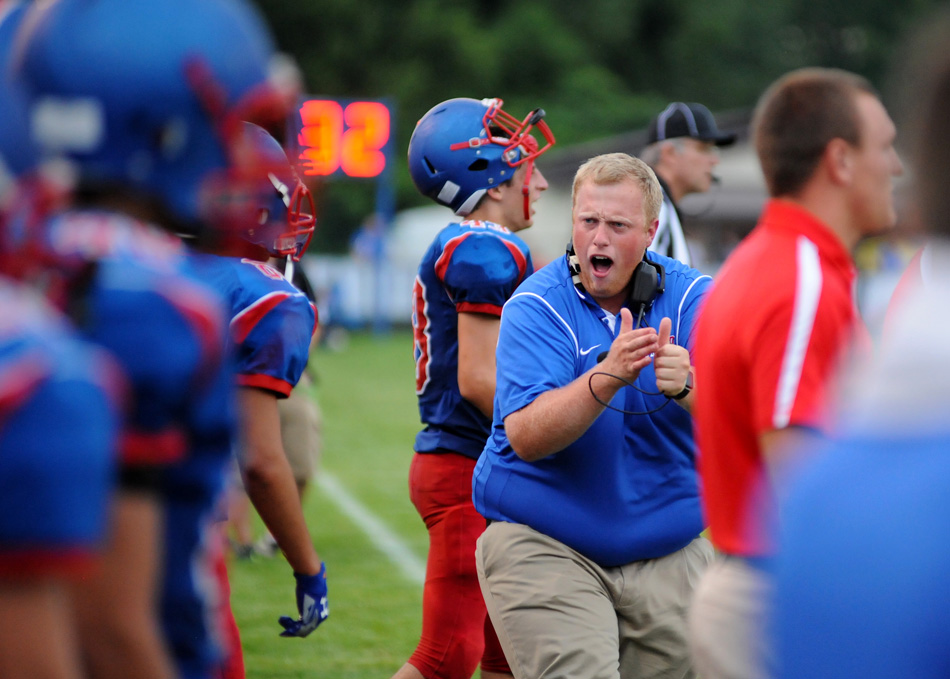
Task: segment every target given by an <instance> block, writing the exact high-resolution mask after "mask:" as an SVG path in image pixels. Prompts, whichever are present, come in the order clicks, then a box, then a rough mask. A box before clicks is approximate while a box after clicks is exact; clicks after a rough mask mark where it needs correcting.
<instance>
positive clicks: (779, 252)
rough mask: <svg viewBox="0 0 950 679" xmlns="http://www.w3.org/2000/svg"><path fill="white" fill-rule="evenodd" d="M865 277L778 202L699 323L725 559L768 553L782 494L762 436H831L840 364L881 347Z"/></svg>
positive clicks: (700, 422)
mask: <svg viewBox="0 0 950 679" xmlns="http://www.w3.org/2000/svg"><path fill="white" fill-rule="evenodd" d="M855 276H856V270H855V268H854V263H853V260H852V258H851V255H850V253H849V252H848V251H847V250H846V249H845V247H844V245H843V244H842V243H841V241H840V240H839V239H838V237H837V236H836V235H835V234H834V233H833V232H832V231H831V230H830V229H829V228H828V227H827V226H825V225H824V224H822V223H821V222H820V221H819V220H818V219H816V218H815V217H814V216H813V215H811V214H810V213H809V212H807V211H805V210H804V209H802V208H801V207H799V206H797V205H795V204H793V203H791V202H788V201H783V200H778V199H773V200H770V201H769V202H768V203H767V204H766V206H765V210H764V211H763V213H762V216H761V217H760V219H759V224H758V225H757V226H756V228H755V229H754V230H753V231H752V233H751V234H749V236H748V237H747V238H746V239H745V240H744V241H743V242H742V243H740V245H739V246H738V247H737V248H736V250H735V251H734V252H733V253H732V255H730V257H729V258H728V259H727V261H726V263H725V265H724V266H723V269H722V271H721V272H720V275H719V276H718V277H717V279H716V282H715V283H714V285H713V289H712V292H711V293H710V294H709V296H708V297H707V300H706V305H705V308H704V309H703V312H702V314H701V316H700V319H699V324H698V326H697V331H696V343H695V349H694V355H693V356H694V364H695V371H696V386H697V389H696V403H695V407H694V412H693V416H694V421H695V426H696V435H697V442H698V446H699V456H698V464H699V470H700V474H701V478H702V490H703V503H704V507H705V511H706V518H707V521H708V523H709V527H710V536H711V538H712V541H713V543H714V545H715V546H716V548H717V549H719V550H720V551H723V552H726V553H729V554H735V555H740V556H751V557H756V556H767V555H768V554H770V553H771V550H772V540H771V535H770V534H771V533H772V532H773V530H772V529H771V528H770V526H771V525H772V523H771V518H770V517H772V516H773V515H774V493H773V492H772V489H771V487H770V481H769V477H768V470H767V468H766V466H765V461H764V460H763V458H762V454H761V450H760V447H759V436H760V435H761V434H763V433H766V432H768V431H771V430H777V429H784V428H785V427H789V426H799V427H807V428H810V429H818V430H822V429H824V427H825V423H826V421H827V419H828V409H827V399H828V392H829V389H830V388H831V386H832V383H833V380H834V376H835V375H836V372H837V368H838V366H839V363H840V362H841V360H842V359H843V358H844V356H845V352H846V351H848V350H849V349H850V348H851V346H852V342H853V341H854V340H855V339H856V338H858V337H860V340H859V343H860V344H862V345H868V346H869V342H870V340H869V336H868V334H867V330H866V329H865V327H864V325H863V323H862V321H861V319H860V316H859V315H858V312H857V308H856V305H855V298H854V287H855V286H854V283H855Z"/></svg>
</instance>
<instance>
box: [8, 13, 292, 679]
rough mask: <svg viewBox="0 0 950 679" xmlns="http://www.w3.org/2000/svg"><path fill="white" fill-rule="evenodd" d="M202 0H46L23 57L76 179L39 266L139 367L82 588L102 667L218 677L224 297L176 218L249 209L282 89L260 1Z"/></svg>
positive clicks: (222, 219)
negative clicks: (241, 171) (248, 165)
mask: <svg viewBox="0 0 950 679" xmlns="http://www.w3.org/2000/svg"><path fill="white" fill-rule="evenodd" d="M186 4H187V3H181V2H175V1H173V2H169V3H162V4H161V5H155V4H153V3H147V2H122V3H120V2H114V1H109V0H104V1H103V2H98V3H84V2H74V1H70V0H65V1H64V2H58V3H55V4H54V5H49V6H37V8H36V10H35V15H33V16H31V17H29V18H28V19H27V20H25V21H24V29H25V31H24V36H23V38H22V42H21V43H20V44H21V45H22V47H23V54H22V55H21V58H19V60H18V61H17V70H18V74H19V75H20V77H21V78H22V80H23V82H24V83H25V85H26V89H27V91H28V93H29V95H30V97H31V101H30V106H31V130H30V133H31V136H32V138H34V139H36V140H37V141H38V143H39V144H40V145H41V147H42V149H43V151H44V154H45V155H46V156H48V157H55V158H57V159H63V160H66V161H68V162H69V166H70V168H71V169H72V171H73V173H74V175H75V177H76V178H77V180H78V183H77V185H76V189H75V195H74V199H73V203H72V204H71V205H70V206H69V207H68V209H65V210H60V211H58V212H55V213H53V214H52V215H51V216H49V217H48V218H45V219H44V220H43V222H42V224H43V226H42V228H38V229H35V230H34V231H35V234H34V233H30V235H31V238H30V239H29V241H28V244H29V246H30V247H32V248H33V249H34V251H36V252H38V253H39V254H40V255H42V256H43V257H44V258H45V259H44V260H43V261H44V262H46V263H47V264H48V269H47V271H46V272H44V273H47V274H49V275H44V276H39V277H37V281H38V282H40V283H43V284H44V285H46V292H47V294H49V295H50V296H51V298H53V299H56V300H57V301H58V302H59V303H61V304H62V306H63V308H64V309H67V310H68V311H69V313H70V314H71V316H72V317H73V318H74V319H75V320H76V322H77V324H78V325H79V327H80V328H81V329H82V330H83V331H84V333H85V334H86V335H87V336H89V337H90V338H92V339H94V340H95V341H96V342H97V343H99V344H101V345H102V346H105V347H107V348H108V349H109V350H110V351H112V353H113V354H114V355H115V356H116V357H117V358H119V360H120V362H121V363H122V366H123V368H124V369H125V370H126V372H127V374H128V375H129V377H130V381H131V382H132V385H133V399H132V403H131V407H130V411H129V414H128V417H127V420H126V428H125V431H124V432H123V434H124V436H123V446H122V455H123V461H124V464H125V467H126V469H125V470H124V472H123V474H122V476H121V480H122V486H121V487H122V490H123V491H124V492H123V497H122V498H121V499H120V503H119V505H118V509H119V511H118V512H117V513H116V518H115V529H114V532H113V534H112V542H111V547H110V551H109V553H108V554H107V559H108V560H107V562H106V566H105V567H104V568H103V569H102V570H101V572H100V573H99V575H98V576H97V578H96V580H95V581H91V582H87V583H85V585H84V587H82V588H79V589H78V590H77V592H76V597H77V600H78V601H79V603H80V606H79V610H80V613H81V615H82V616H83V617H84V624H83V625H82V631H83V634H84V635H85V638H84V639H83V641H84V646H85V648H86V656H87V661H88V662H89V664H90V667H91V672H92V673H93V674H94V675H95V676H136V677H146V676H171V675H172V674H173V673H175V670H174V669H172V667H171V666H170V663H169V662H168V660H167V658H165V657H164V656H165V654H166V648H170V649H171V651H172V653H173V657H174V660H175V662H176V664H177V673H178V674H180V675H182V676H186V677H207V676H211V673H212V671H213V669H214V667H215V666H216V664H217V662H218V661H219V656H220V650H219V649H218V648H217V646H216V642H217V638H218V637H219V634H218V633H217V631H216V630H215V629H213V627H209V625H208V621H209V620H210V618H211V615H210V611H209V608H210V606H211V605H212V604H213V603H214V602H215V600H216V597H215V595H214V594H213V593H211V592H209V591H208V590H207V584H208V582H209V581H211V578H210V575H209V573H208V571H207V569H208V564H209V562H210V555H209V552H208V549H209V538H210V536H211V533H210V532H209V527H210V524H211V521H212V519H213V511H214V507H215V502H216V501H217V500H218V498H219V494H220V491H221V487H222V481H223V472H224V464H225V462H226V460H227V459H228V455H229V454H230V449H231V442H232V439H231V434H232V410H231V405H232V397H233V378H232V373H231V371H230V367H229V362H228V360H227V358H226V356H225V353H224V350H225V339H226V335H225V328H226V325H225V324H226V317H225V316H224V314H223V311H224V309H223V306H222V304H221V299H220V297H219V296H218V295H217V293H216V292H214V291H213V290H212V289H210V288H209V287H207V286H206V285H204V284H203V283H202V282H200V281H199V280H198V279H197V278H196V277H195V275H194V273H193V264H192V261H191V259H190V258H189V257H188V256H187V251H186V250H185V249H184V248H183V246H182V244H181V242H180V241H179V239H178V238H177V237H173V236H171V235H170V234H171V233H180V234H187V235H188V236H190V237H192V238H195V239H197V240H198V241H200V242H202V244H203V245H205V246H208V243H207V242H205V241H206V239H207V238H209V237H211V236H214V237H220V236H222V235H223V234H226V233H227V231H228V229H229V228H232V227H231V226H230V225H231V223H232V221H233V220H234V219H235V217H236V216H241V215H242V214H244V215H245V216H246V215H247V214H248V210H247V205H246V203H245V202H244V201H242V200H241V196H242V195H243V192H242V191H241V190H240V189H241V188H242V187H240V186H235V182H236V176H235V173H236V165H237V164H238V163H242V162H245V161H244V159H242V158H239V157H238V153H239V151H240V147H241V144H240V136H241V125H242V123H241V119H242V118H246V117H254V116H255V115H261V116H267V115H270V116H273V117H276V118H278V119H280V118H282V117H283V114H284V113H285V109H284V108H283V107H282V106H280V102H279V99H280V97H279V95H278V94H277V92H276V90H274V89H273V88H271V87H269V85H268V81H267V77H268V73H267V69H268V62H269V59H270V57H271V55H272V54H273V49H272V45H271V42H270V38H269V36H268V35H267V31H266V29H265V27H264V26H263V24H262V23H261V21H260V18H259V16H258V15H257V14H256V13H255V12H254V10H253V9H251V8H250V6H248V5H245V4H243V3H242V2H240V1H239V0H214V1H209V2H202V3H198V4H195V5H188V6H186ZM139 22H142V23H144V24H146V25H148V26H149V27H150V31H149V32H148V34H147V35H141V34H139V32H137V31H135V30H133V29H132V28H131V27H133V26H135V25H138V24H139ZM72 31H78V32H79V33H80V34H81V35H83V36H85V37H87V38H88V40H84V41H77V40H74V39H72V38H71V37H69V36H68V35H67V34H69V33H70V32H72ZM238 43H240V44H241V45H242V50H240V51H239V53H237V54H232V53H231V47H230V46H233V45H234V44H238ZM253 216H254V217H256V215H253ZM34 236H35V237H34ZM163 538H164V539H163ZM159 577H161V578H162V580H161V586H159V584H158V581H157V579H158V578H159ZM159 601H160V602H161V603H160V606H161V615H160V616H159V614H158V612H156V611H155V610H154V609H155V605H156V603H155V602H159ZM159 619H161V623H162V625H161V627H162V632H159V630H158V628H159Z"/></svg>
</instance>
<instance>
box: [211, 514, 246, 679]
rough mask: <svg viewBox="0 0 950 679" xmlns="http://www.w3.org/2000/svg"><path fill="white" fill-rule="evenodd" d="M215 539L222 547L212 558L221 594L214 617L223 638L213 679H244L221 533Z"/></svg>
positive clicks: (239, 635) (238, 634)
mask: <svg viewBox="0 0 950 679" xmlns="http://www.w3.org/2000/svg"><path fill="white" fill-rule="evenodd" d="M216 527H217V526H216ZM216 537H217V539H219V540H220V541H221V542H222V545H221V548H220V549H217V550H215V552H216V553H215V555H214V557H213V558H214V575H215V578H216V579H217V581H218V590H219V591H220V592H221V599H220V601H218V608H217V611H215V617H216V618H217V620H218V626H219V629H220V630H221V632H222V636H223V639H222V640H221V646H222V650H223V651H224V657H223V658H222V660H221V664H220V665H219V666H218V668H217V670H216V672H215V678H214V679H244V652H243V651H242V649H241V634H240V632H239V631H238V626H237V621H236V620H235V619H234V610H233V609H232V608H231V583H230V582H228V565H227V559H226V556H225V550H224V548H223V542H224V535H223V531H221V534H219V535H218V536H216Z"/></svg>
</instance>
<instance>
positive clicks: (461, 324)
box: [458, 312, 499, 418]
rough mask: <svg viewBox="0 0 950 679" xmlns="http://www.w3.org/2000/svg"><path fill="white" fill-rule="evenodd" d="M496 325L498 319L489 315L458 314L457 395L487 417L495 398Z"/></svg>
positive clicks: (490, 413)
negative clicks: (460, 395)
mask: <svg viewBox="0 0 950 679" xmlns="http://www.w3.org/2000/svg"><path fill="white" fill-rule="evenodd" d="M498 325H499V319H498V317H497V316H492V315H490V314H479V313H467V312H463V313H460V314H459V315H458V336H459V363H458V383H459V392H460V393H461V394H462V398H464V399H465V400H466V401H468V402H470V403H471V404H472V405H474V406H475V407H476V408H478V409H479V410H480V411H481V412H482V413H483V414H484V415H485V416H486V417H489V418H490V417H491V416H492V402H493V401H494V398H495V346H496V345H497V344H498Z"/></svg>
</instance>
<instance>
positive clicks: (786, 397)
mask: <svg viewBox="0 0 950 679" xmlns="http://www.w3.org/2000/svg"><path fill="white" fill-rule="evenodd" d="M752 126H753V127H752V134H753V139H754V141H755V147H756V151H757V153H758V156H759V161H760V163H761V165H762V170H763V173H764V175H765V179H766V184H767V185H768V189H769V194H770V195H771V196H772V198H771V199H770V200H769V202H768V203H767V204H766V206H765V210H764V212H763V213H762V215H761V217H760V218H759V224H758V226H756V228H755V230H754V231H753V232H752V233H751V234H750V235H749V236H748V237H747V238H746V239H745V240H744V241H743V242H742V243H741V244H740V245H739V247H738V248H737V249H736V250H735V251H734V252H733V254H732V255H731V256H730V257H729V259H728V260H727V261H726V263H725V265H724V267H723V269H722V271H721V273H720V275H719V277H718V278H717V281H716V285H715V286H714V287H713V290H712V292H711V293H710V295H709V299H708V301H707V303H706V307H705V309H704V311H703V315H702V317H701V318H700V321H699V327H698V331H697V337H696V380H697V382H698V383H699V384H701V385H702V390H701V392H700V394H699V398H698V400H697V403H696V410H695V413H696V430H697V437H698V442H699V456H698V459H699V468H700V472H701V474H702V481H703V500H704V505H705V508H706V512H707V517H708V521H709V527H710V535H711V538H712V541H713V544H714V545H715V546H716V548H717V550H718V551H719V553H720V556H719V558H718V559H717V562H716V563H715V564H714V565H713V566H712V567H711V568H710V569H709V571H708V572H707V574H706V575H705V576H704V577H703V580H702V582H701V583H700V585H699V588H698V590H697V593H696V598H695V600H694V602H693V606H692V610H691V613H690V615H691V635H692V647H693V651H694V656H695V662H696V669H697V671H698V672H699V674H700V675H701V676H703V677H704V678H705V679H720V678H723V679H725V678H734V677H762V676H769V672H770V671H771V668H772V660H773V654H772V649H771V648H770V644H769V639H768V634H767V628H768V602H769V599H770V595H771V578H770V575H769V568H770V560H771V559H772V557H773V556H774V553H775V537H776V532H777V525H776V515H775V506H776V502H777V500H778V499H779V498H781V496H782V495H783V494H784V492H785V485H786V484H787V476H788V475H789V474H790V469H791V468H792V467H793V466H794V465H795V463H796V462H797V459H798V455H797V453H798V450H797V449H798V448H799V447H800V446H802V445H803V443H802V442H803V441H805V440H807V439H808V438H809V437H813V436H815V434H816V433H819V432H826V431H827V426H828V424H829V419H830V413H829V393H830V392H831V390H832V385H833V383H834V376H835V374H836V371H837V370H838V369H839V368H840V367H841V366H842V365H843V364H844V362H845V361H846V359H847V357H848V355H849V354H851V353H858V354H860V353H867V352H869V350H870V337H869V336H868V333H867V330H866V329H865V327H864V324H863V322H862V320H861V319H860V317H859V316H858V314H857V305H856V301H855V298H854V281H855V276H856V270H855V267H854V263H853V260H852V255H851V252H852V250H853V249H854V247H855V246H856V245H857V243H858V241H859V240H860V239H861V238H862V237H864V236H869V235H872V234H877V233H881V232H883V231H886V230H888V229H890V228H891V227H893V226H894V223H895V221H896V213H895V209H894V198H893V193H894V178H895V177H897V176H898V175H900V174H901V172H902V165H901V161H900V159H899V158H898V156H897V153H896V151H895V149H894V139H895V134H896V130H895V127H894V124H893V123H892V122H891V119H890V116H888V114H887V111H886V110H885V109H884V106H883V105H882V104H881V101H880V100H879V99H878V97H877V95H876V94H875V92H874V90H873V89H872V88H871V85H870V84H869V83H868V82H867V81H866V80H864V79H863V78H860V77H859V76H856V75H853V74H851V73H847V72H844V71H838V70H826V69H805V70H800V71H794V72H792V73H790V74H787V75H785V76H784V77H782V78H780V79H779V80H778V81H776V82H775V83H774V84H773V85H772V86H771V87H769V88H768V90H766V92H765V94H764V95H763V96H762V98H761V99H760V101H759V103H758V106H757V107H756V111H755V115H754V117H753V122H752ZM806 445H807V444H806Z"/></svg>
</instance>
